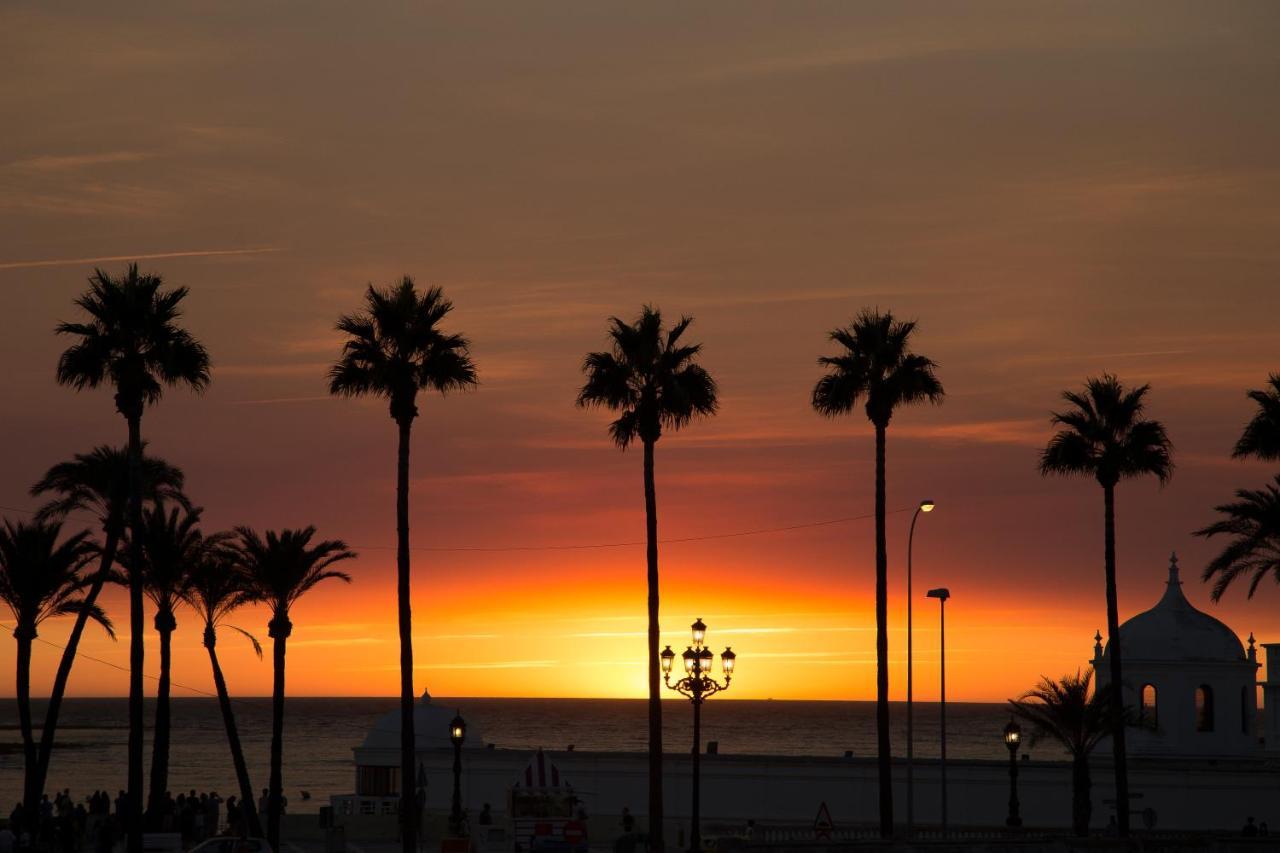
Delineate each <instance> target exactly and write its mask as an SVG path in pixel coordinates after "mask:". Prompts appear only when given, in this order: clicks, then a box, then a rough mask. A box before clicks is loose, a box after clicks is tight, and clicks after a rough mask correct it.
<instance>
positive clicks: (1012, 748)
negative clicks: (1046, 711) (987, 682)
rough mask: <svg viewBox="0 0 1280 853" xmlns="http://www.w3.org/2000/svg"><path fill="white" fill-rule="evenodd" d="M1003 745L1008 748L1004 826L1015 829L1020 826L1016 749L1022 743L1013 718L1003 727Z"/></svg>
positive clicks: (1019, 731) (1019, 729)
mask: <svg viewBox="0 0 1280 853" xmlns="http://www.w3.org/2000/svg"><path fill="white" fill-rule="evenodd" d="M1004 743H1005V746H1007V747H1009V817H1007V818H1005V821H1004V825H1005V826H1007V827H1009V828H1010V829H1017V828H1018V827H1020V826H1022V815H1021V814H1019V803H1018V747H1019V746H1020V745H1021V743H1022V727H1021V726H1019V725H1018V724H1017V722H1015V721H1014V719H1013V717H1010V718H1009V724H1008V725H1007V726H1005V727H1004Z"/></svg>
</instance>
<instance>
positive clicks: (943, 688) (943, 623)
mask: <svg viewBox="0 0 1280 853" xmlns="http://www.w3.org/2000/svg"><path fill="white" fill-rule="evenodd" d="M926 595H927V596H928V597H929V598H936V599H938V627H939V629H940V630H939V636H938V642H939V648H940V649H941V654H940V655H939V659H938V682H939V696H940V698H941V708H942V761H941V763H940V764H939V768H940V769H941V771H942V836H943V838H945V837H946V835H947V599H948V598H950V597H951V590H949V589H947V588H946V587H938V588H937V589H931V590H929V592H928V593H926Z"/></svg>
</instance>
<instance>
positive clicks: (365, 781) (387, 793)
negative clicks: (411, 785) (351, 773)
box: [356, 766, 400, 797]
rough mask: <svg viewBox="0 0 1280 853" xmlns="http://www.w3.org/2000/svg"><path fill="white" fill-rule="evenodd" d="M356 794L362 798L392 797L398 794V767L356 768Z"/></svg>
mask: <svg viewBox="0 0 1280 853" xmlns="http://www.w3.org/2000/svg"><path fill="white" fill-rule="evenodd" d="M356 793H357V794H359V795H360V796H362V797H394V796H396V795H397V794H399V793H400V768H399V767H367V766H362V767H357V768H356Z"/></svg>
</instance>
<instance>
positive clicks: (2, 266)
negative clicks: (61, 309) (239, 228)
mask: <svg viewBox="0 0 1280 853" xmlns="http://www.w3.org/2000/svg"><path fill="white" fill-rule="evenodd" d="M283 251H285V249H283V248H279V247H274V246H271V247H262V248H253V249H195V250H192V251H189V252H152V253H150V254H144V255H99V256H98V257H93V258H52V259H47V260H39V261H9V262H7V263H0V270H21V269H32V268H35V267H74V266H79V265H80V264H97V263H107V262H112V261H154V260H160V259H163V258H210V257H220V256H223V255H266V254H270V253H273V252H283Z"/></svg>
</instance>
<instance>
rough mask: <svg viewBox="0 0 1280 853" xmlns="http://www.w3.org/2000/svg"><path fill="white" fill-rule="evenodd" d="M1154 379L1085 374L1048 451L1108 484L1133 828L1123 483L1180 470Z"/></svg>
mask: <svg viewBox="0 0 1280 853" xmlns="http://www.w3.org/2000/svg"><path fill="white" fill-rule="evenodd" d="M1150 387H1151V386H1149V385H1141V386H1139V387H1137V388H1131V389H1126V388H1125V387H1124V386H1123V385H1122V384H1121V383H1120V380H1119V379H1117V378H1116V377H1114V376H1112V375H1111V374H1104V375H1103V376H1101V377H1098V378H1090V379H1087V380H1085V385H1084V391H1083V392H1079V391H1064V392H1063V394H1062V398H1063V399H1064V400H1066V401H1067V402H1068V403H1070V404H1071V408H1070V409H1069V410H1067V411H1065V412H1055V413H1054V414H1053V417H1052V419H1051V422H1052V423H1053V424H1054V425H1055V426H1060V427H1062V428H1063V429H1061V430H1059V431H1058V433H1057V434H1055V435H1054V436H1053V438H1051V439H1050V440H1049V444H1048V445H1047V446H1046V447H1045V449H1044V452H1043V453H1042V454H1041V456H1040V473H1041V474H1042V475H1046V476H1047V475H1050V474H1062V475H1084V476H1091V477H1093V478H1094V479H1096V480H1097V481H1098V484H1099V485H1100V486H1102V495H1103V512H1104V527H1105V530H1104V538H1103V560H1104V563H1105V566H1106V584H1107V648H1108V653H1109V656H1110V658H1111V671H1110V672H1109V673H1108V677H1109V679H1108V680H1109V684H1108V686H1107V689H1108V690H1110V692H1111V699H1110V707H1111V749H1112V753H1113V755H1114V758H1115V774H1116V818H1117V823H1118V825H1119V828H1120V835H1121V836H1127V835H1128V834H1129V772H1128V767H1127V765H1126V760H1125V743H1124V692H1123V685H1124V679H1123V677H1122V673H1123V667H1122V663H1121V649H1120V607H1119V604H1118V603H1117V599H1116V510H1115V506H1116V505H1115V490H1116V484H1117V483H1119V482H1120V481H1121V480H1122V479H1128V478H1132V477H1141V476H1144V475H1151V476H1154V477H1155V478H1156V479H1157V480H1159V481H1160V484H1161V485H1164V484H1165V483H1167V482H1168V481H1169V478H1170V477H1171V476H1173V445H1172V444H1171V443H1170V442H1169V437H1168V436H1167V435H1166V434H1165V430H1164V425H1163V424H1161V423H1160V422H1159V421H1153V420H1144V419H1143V417H1142V415H1143V413H1144V410H1145V408H1146V402H1145V398H1146V396H1147V391H1148V390H1150Z"/></svg>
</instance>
